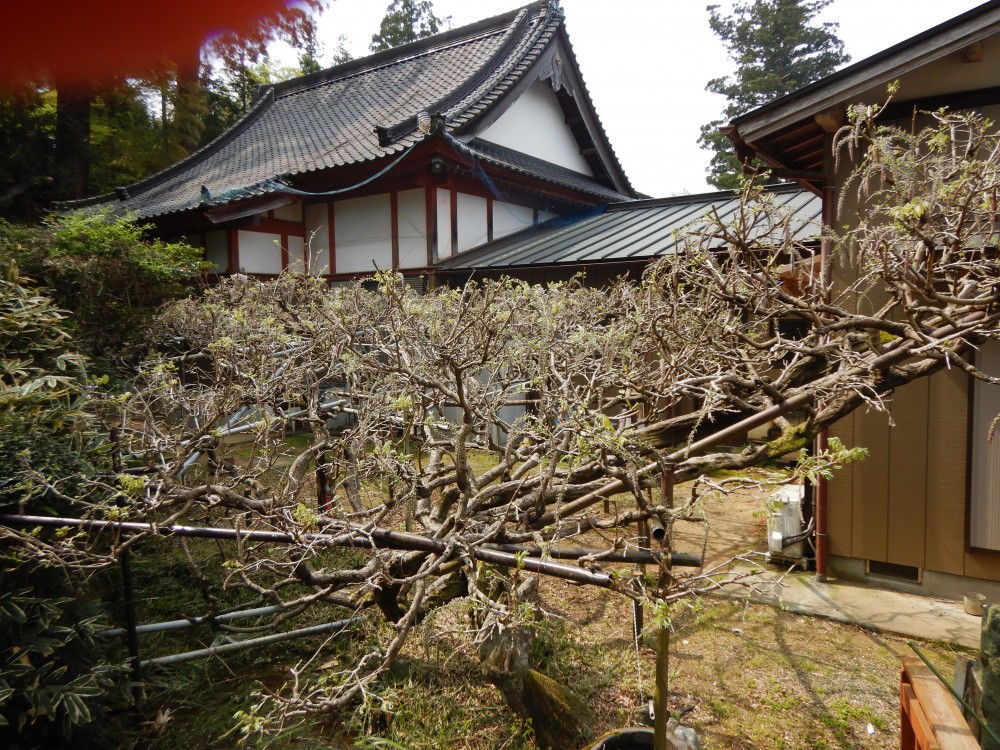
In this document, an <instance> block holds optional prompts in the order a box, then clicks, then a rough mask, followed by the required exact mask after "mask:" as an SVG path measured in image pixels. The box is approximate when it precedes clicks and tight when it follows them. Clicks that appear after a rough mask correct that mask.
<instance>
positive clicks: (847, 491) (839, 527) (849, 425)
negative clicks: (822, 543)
mask: <svg viewBox="0 0 1000 750" xmlns="http://www.w3.org/2000/svg"><path fill="white" fill-rule="evenodd" d="M830 437H836V438H840V439H841V440H842V441H843V443H844V445H846V446H847V447H848V448H853V447H854V415H853V414H852V415H849V416H847V417H845V418H844V419H842V420H840V421H839V422H838V423H837V424H835V425H833V427H831V428H830ZM853 483H854V464H848V465H847V466H845V467H844V468H843V469H841V470H840V471H838V472H837V473H836V474H835V475H834V477H833V479H832V480H830V483H829V485H828V487H829V494H828V495H827V501H828V502H827V522H826V530H827V534H828V539H829V543H830V547H829V549H830V554H831V555H840V556H842V557H850V556H851V521H852V517H853V514H852V512H851V511H852V507H851V494H852V493H851V486H852V484H853Z"/></svg>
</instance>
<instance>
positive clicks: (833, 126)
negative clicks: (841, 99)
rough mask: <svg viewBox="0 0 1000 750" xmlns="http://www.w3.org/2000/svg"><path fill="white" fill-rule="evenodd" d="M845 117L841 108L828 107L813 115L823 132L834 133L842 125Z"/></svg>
mask: <svg viewBox="0 0 1000 750" xmlns="http://www.w3.org/2000/svg"><path fill="white" fill-rule="evenodd" d="M845 118H846V115H845V113H844V108H843V107H828V108H827V109H824V110H823V111H822V112H817V113H816V114H815V115H813V120H815V122H816V124H817V125H819V126H820V127H821V128H823V130H824V132H827V133H836V132H837V131H838V130H840V128H841V127H843V125H844V120H845Z"/></svg>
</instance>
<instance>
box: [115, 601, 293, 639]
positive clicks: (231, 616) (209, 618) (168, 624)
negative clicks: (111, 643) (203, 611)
mask: <svg viewBox="0 0 1000 750" xmlns="http://www.w3.org/2000/svg"><path fill="white" fill-rule="evenodd" d="M287 609H288V608H287V607H282V606H280V605H277V604H275V605H273V606H270V607H257V608H255V609H243V610H240V611H239V612H225V613H223V614H220V615H203V616H199V617H188V618H185V619H183V620H166V621H164V622H153V623H149V624H148V625H139V626H137V627H136V629H135V632H136V634H137V635H142V634H143V633H165V632H166V631H168V630H183V629H184V628H194V627H197V626H198V625H205V624H211V623H213V622H232V621H233V620H245V619H248V618H250V617H263V616H265V615H275V614H278V613H279V612H285V611H287ZM127 633H128V630H127V629H126V628H111V629H110V630H102V631H101V632H99V633H98V634H97V635H98V637H100V638H121V637H122V636H123V635H126V634H127Z"/></svg>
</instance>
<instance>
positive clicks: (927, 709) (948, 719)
mask: <svg viewBox="0 0 1000 750" xmlns="http://www.w3.org/2000/svg"><path fill="white" fill-rule="evenodd" d="M903 669H904V670H905V671H906V677H907V681H908V682H909V683H910V684H911V685H912V686H913V692H914V693H915V694H916V697H917V700H918V701H919V702H920V708H921V709H922V711H923V713H924V715H925V716H926V717H927V723H928V724H930V728H931V730H932V731H933V734H934V737H935V738H936V739H937V742H938V744H939V745H940V746H941V750H979V743H978V742H976V739H975V737H974V736H973V734H972V730H971V729H969V725H968V724H966V723H965V718H964V717H963V716H962V711H961V709H960V708H959V705H958V702H957V701H956V700H955V699H954V698H953V697H952V695H951V693H949V692H948V689H947V688H946V687H945V686H944V685H942V684H941V681H940V680H938V678H937V677H935V676H934V673H933V672H931V670H930V669H928V668H927V665H925V664H924V663H923V662H922V661H920V659H918V658H917V657H915V656H906V657H903Z"/></svg>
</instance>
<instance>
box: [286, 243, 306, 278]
mask: <svg viewBox="0 0 1000 750" xmlns="http://www.w3.org/2000/svg"><path fill="white" fill-rule="evenodd" d="M288 270H290V271H294V272H295V273H305V272H306V241H305V240H304V239H303V238H302V237H289V238H288Z"/></svg>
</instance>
